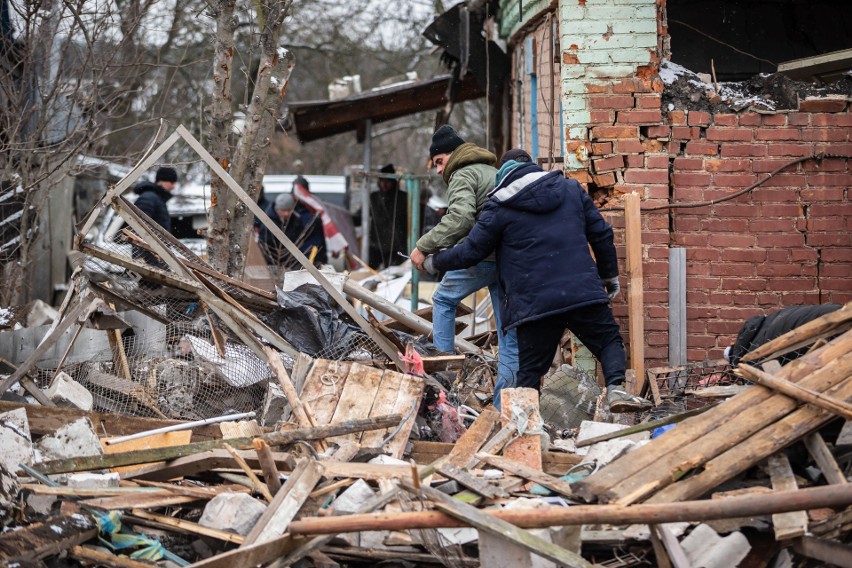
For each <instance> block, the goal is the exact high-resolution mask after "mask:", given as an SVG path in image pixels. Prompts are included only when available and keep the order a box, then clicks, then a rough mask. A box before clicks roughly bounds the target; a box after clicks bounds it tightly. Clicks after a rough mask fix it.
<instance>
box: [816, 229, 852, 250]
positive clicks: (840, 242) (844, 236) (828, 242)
mask: <svg viewBox="0 0 852 568" xmlns="http://www.w3.org/2000/svg"><path fill="white" fill-rule="evenodd" d="M807 241H808V246H811V247H832V246H840V247H843V246H849V245H850V244H852V237H850V235H849V233H847V232H843V233H808V236H807Z"/></svg>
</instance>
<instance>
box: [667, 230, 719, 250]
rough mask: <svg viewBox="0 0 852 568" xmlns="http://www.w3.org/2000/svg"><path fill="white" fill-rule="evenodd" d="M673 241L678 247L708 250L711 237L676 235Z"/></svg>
mask: <svg viewBox="0 0 852 568" xmlns="http://www.w3.org/2000/svg"><path fill="white" fill-rule="evenodd" d="M673 239H674V241H675V244H677V245H681V246H685V247H690V248H692V247H703V248H706V247H707V241H708V240H710V236H709V235H708V234H706V233H675V234H674V235H673Z"/></svg>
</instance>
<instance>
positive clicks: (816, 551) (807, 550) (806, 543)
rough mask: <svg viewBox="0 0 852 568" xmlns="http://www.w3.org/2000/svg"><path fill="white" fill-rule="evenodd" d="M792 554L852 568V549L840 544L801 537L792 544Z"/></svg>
mask: <svg viewBox="0 0 852 568" xmlns="http://www.w3.org/2000/svg"><path fill="white" fill-rule="evenodd" d="M793 552H795V553H796V554H801V555H802V556H804V557H806V558H812V559H814V560H819V561H820V562H826V563H828V564H831V565H832V566H843V567H844V568H848V567H849V566H852V548H850V547H849V545H848V544H844V543H840V542H834V541H831V540H826V539H822V538H814V537H811V536H803V537H801V538H800V539H798V540H797V541H795V542H794V543H793Z"/></svg>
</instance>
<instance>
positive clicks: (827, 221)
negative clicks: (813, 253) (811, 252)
mask: <svg viewBox="0 0 852 568" xmlns="http://www.w3.org/2000/svg"><path fill="white" fill-rule="evenodd" d="M844 221H845V218H844V217H810V218H808V219H807V230H808V231H822V232H825V231H839V230H843V227H844V225H845V223H844Z"/></svg>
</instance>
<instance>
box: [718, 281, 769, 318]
mask: <svg viewBox="0 0 852 568" xmlns="http://www.w3.org/2000/svg"><path fill="white" fill-rule="evenodd" d="M722 289H723V290H751V291H760V290H766V280H764V279H763V278H760V279H756V278H722ZM721 311H722V310H719V312H720V315H721Z"/></svg>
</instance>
